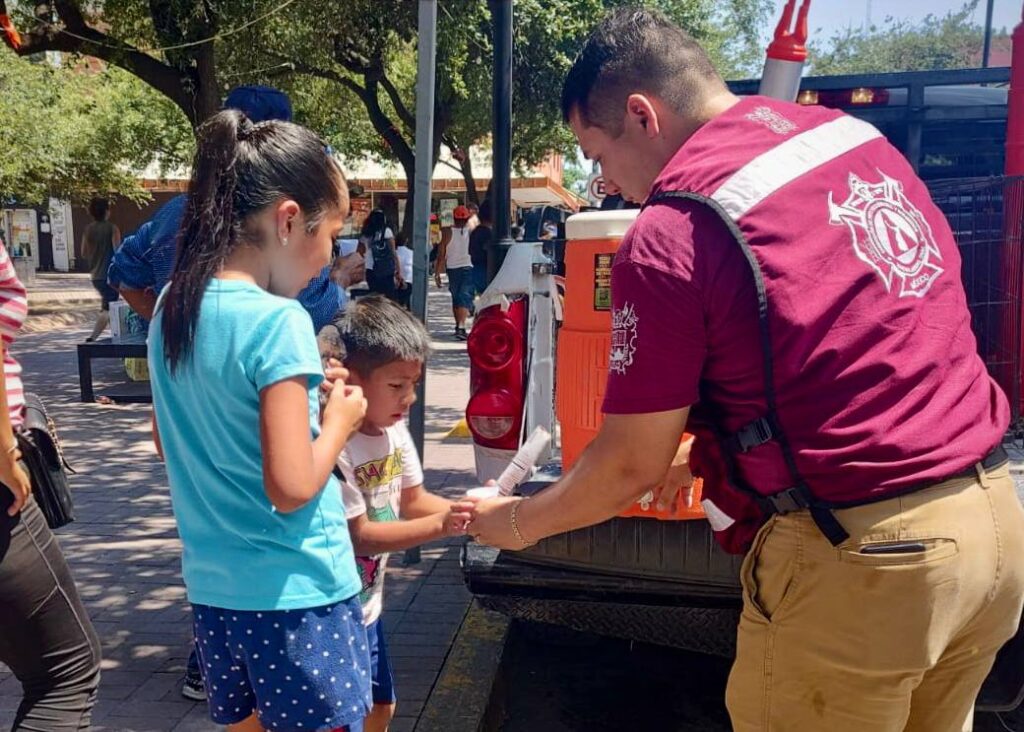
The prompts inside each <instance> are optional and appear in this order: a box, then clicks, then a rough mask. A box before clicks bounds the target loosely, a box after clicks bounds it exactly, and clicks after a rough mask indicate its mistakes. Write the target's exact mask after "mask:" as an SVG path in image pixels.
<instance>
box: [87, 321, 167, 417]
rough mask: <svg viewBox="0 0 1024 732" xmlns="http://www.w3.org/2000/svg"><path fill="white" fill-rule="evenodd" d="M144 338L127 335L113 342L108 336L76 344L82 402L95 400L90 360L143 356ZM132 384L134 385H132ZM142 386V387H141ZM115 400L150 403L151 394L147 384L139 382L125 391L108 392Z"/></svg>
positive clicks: (144, 351) (144, 354)
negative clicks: (117, 341) (135, 386)
mask: <svg viewBox="0 0 1024 732" xmlns="http://www.w3.org/2000/svg"><path fill="white" fill-rule="evenodd" d="M145 357H146V338H145V336H143V335H136V336H129V337H127V338H123V339H121V341H120V342H119V343H114V341H113V340H111V339H110V338H101V339H99V340H96V341H93V342H92V343H79V344H78V386H79V389H80V391H81V397H82V401H83V402H94V401H96V395H95V394H94V392H93V388H92V361H93V359H96V358H145ZM133 386H134V385H133ZM143 387H144V388H143ZM107 396H109V397H110V398H111V399H113V400H114V401H117V402H133V403H150V402H152V401H153V394H152V392H151V391H150V389H149V384H148V383H146V384H139V385H138V388H129V389H128V390H127V391H125V392H119V393H111V394H108V395H107Z"/></svg>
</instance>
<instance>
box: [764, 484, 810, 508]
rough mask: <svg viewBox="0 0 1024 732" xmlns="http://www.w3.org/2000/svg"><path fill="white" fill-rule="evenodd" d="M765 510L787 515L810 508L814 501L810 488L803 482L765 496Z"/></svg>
mask: <svg viewBox="0 0 1024 732" xmlns="http://www.w3.org/2000/svg"><path fill="white" fill-rule="evenodd" d="M762 501H763V502H764V504H765V505H764V506H763V508H764V510H765V512H766V513H768V514H779V515H780V516H785V515H786V514H787V513H795V512H797V511H803V510H804V509H807V508H810V507H811V503H812V502H813V497H812V496H811V491H810V489H809V488H808V487H807V486H806V485H803V484H800V485H795V486H793V487H791V488H787V489H786V490H784V491H780V492H779V493H775V494H773V495H770V496H763V497H762Z"/></svg>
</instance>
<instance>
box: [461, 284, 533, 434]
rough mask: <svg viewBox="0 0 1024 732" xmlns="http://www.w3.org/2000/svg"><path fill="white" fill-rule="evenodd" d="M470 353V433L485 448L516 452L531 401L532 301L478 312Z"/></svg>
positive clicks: (521, 301) (467, 420)
mask: <svg viewBox="0 0 1024 732" xmlns="http://www.w3.org/2000/svg"><path fill="white" fill-rule="evenodd" d="M467 348H468V349H469V363H470V370H469V373H470V387H469V390H470V398H469V404H468V405H466V422H467V424H468V425H469V429H470V432H472V433H473V438H474V440H475V441H476V442H477V443H478V444H480V445H484V446H485V447H493V448H499V449H507V450H515V449H516V448H518V447H519V433H520V431H521V430H522V424H523V405H524V403H525V399H526V359H525V357H524V355H525V353H526V298H521V299H519V300H515V301H513V302H512V303H511V305H510V307H509V309H508V310H507V311H505V312H502V310H501V308H500V307H499V306H497V305H495V306H492V307H489V308H487V309H486V310H482V311H481V312H480V313H478V314H477V317H476V321H475V322H474V323H473V331H472V332H471V333H470V334H469V342H468V343H467Z"/></svg>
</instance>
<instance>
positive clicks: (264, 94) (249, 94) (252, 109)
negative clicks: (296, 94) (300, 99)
mask: <svg viewBox="0 0 1024 732" xmlns="http://www.w3.org/2000/svg"><path fill="white" fill-rule="evenodd" d="M224 109H238V110H240V111H242V112H244V113H245V116H246V117H248V118H249V119H251V120H252V121H253V122H265V121H266V120H268V119H279V120H283V121H285V122H291V121H292V102H291V100H290V99H289V98H288V95H287V94H285V93H284V92H283V91H281V90H280V89H274V88H272V87H269V86H236V87H235V88H234V89H232V90H231V91H230V92H229V93H228V97H227V99H225V100H224Z"/></svg>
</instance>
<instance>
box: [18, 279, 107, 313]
mask: <svg viewBox="0 0 1024 732" xmlns="http://www.w3.org/2000/svg"><path fill="white" fill-rule="evenodd" d="M27 289H28V302H29V309H30V310H31V309H38V308H49V307H54V306H59V305H62V304H65V303H95V305H96V307H97V308H98V307H99V303H100V295H99V293H98V292H96V289H95V288H94V287H93V286H92V280H91V279H90V278H89V273H88V272H36V277H35V281H34V282H33V283H32V284H30V285H28V287H27Z"/></svg>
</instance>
